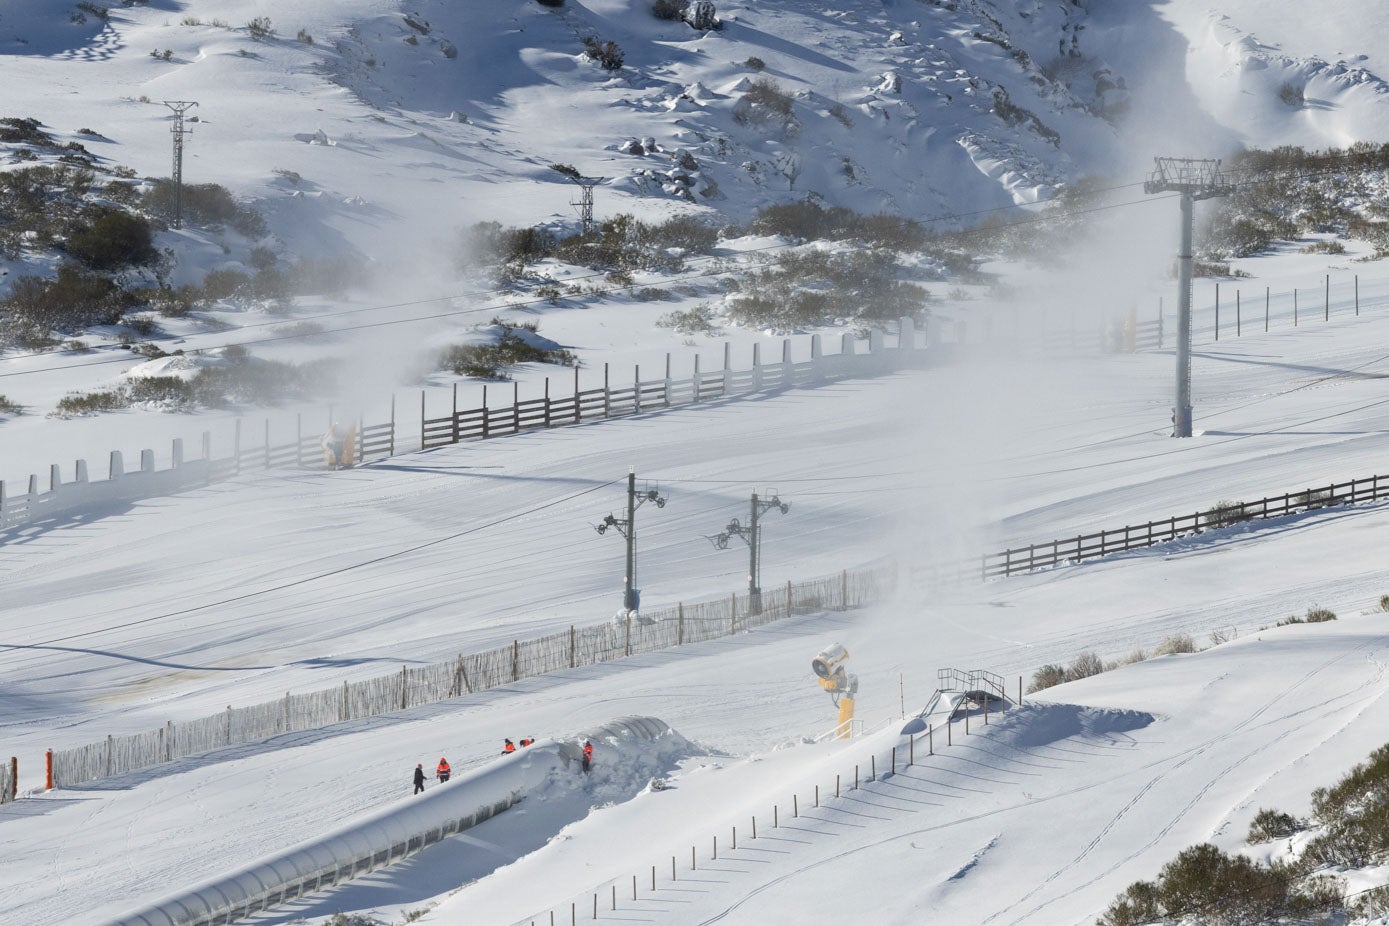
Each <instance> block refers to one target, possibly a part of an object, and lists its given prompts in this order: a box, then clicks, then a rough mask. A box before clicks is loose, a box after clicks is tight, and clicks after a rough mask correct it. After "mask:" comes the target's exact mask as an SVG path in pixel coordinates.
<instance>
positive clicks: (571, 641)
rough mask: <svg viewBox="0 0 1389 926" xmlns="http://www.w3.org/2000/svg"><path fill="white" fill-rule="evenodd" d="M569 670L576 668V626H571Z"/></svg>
mask: <svg viewBox="0 0 1389 926" xmlns="http://www.w3.org/2000/svg"><path fill="white" fill-rule="evenodd" d="M569 668H571V669H572V668H574V625H573V624H570V625H569Z"/></svg>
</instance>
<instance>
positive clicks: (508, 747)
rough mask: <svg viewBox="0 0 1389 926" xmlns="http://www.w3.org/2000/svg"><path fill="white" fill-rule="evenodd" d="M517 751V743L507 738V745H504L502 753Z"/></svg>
mask: <svg viewBox="0 0 1389 926" xmlns="http://www.w3.org/2000/svg"><path fill="white" fill-rule="evenodd" d="M515 751H516V744H515V743H513V742H512V741H511V740H507V741H506V745H505V746H503V747H502V755H507V754H508V753H512V752H515Z"/></svg>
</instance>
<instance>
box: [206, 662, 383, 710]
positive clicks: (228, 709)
mask: <svg viewBox="0 0 1389 926" xmlns="http://www.w3.org/2000/svg"><path fill="white" fill-rule="evenodd" d="M409 694H410V676H409V674H408V670H407V669H406V667H405V666H401V667H400V709H401V710H405V709H406V708H407V707H409V706H410V701H409ZM227 710H229V711H230V710H231V708H227Z"/></svg>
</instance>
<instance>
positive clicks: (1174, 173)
mask: <svg viewBox="0 0 1389 926" xmlns="http://www.w3.org/2000/svg"><path fill="white" fill-rule="evenodd" d="M1153 160H1154V161H1155V162H1156V165H1157V166H1156V169H1155V170H1154V171H1153V175H1152V176H1151V177H1149V178H1148V181H1147V182H1146V183H1144V184H1143V192H1145V193H1180V194H1182V196H1181V200H1182V247H1181V251H1180V252H1179V253H1178V254H1177V406H1176V408H1174V409H1173V410H1172V436H1173V437H1190V436H1191V237H1192V235H1191V226H1192V211H1193V209H1192V203H1194V202H1195V201H1196V200H1198V199H1210V198H1212V197H1215V196H1228V195H1229V194H1231V193H1233V192H1234V189H1235V184H1234V181H1233V180H1231V178H1230V175H1229V173H1227V172H1225V171H1222V170H1221V169H1220V161H1218V160H1210V159H1206V160H1197V159H1194V158H1154V159H1153Z"/></svg>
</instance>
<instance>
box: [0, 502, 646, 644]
mask: <svg viewBox="0 0 1389 926" xmlns="http://www.w3.org/2000/svg"><path fill="white" fill-rule="evenodd" d="M621 481H623V480H620V479H613V480H611V481H610V482H604V483H600V484H598V485H594V486H590V487H589V488H587V489H583V490H581V491H578V492H574V493H572V494H570V495H566V496H564V497H562V498H556V499H552V500H551V501H548V502H545V503H544V504H541V505H535V506H534V507H531V508H527V509H526V510H524V511H518V512H515V513H513V514H509V515H505V516H503V517H500V518H495V519H493V520H491V521H488V522H487V523H485V524H475V525H473V526H472V527H469V528H466V529H465V530H461V531H457V532H456V533H452V534H448V535H446V536H444V537H437V538H435V539H433V540H427V541H425V542H424V543H418V544H415V545H414V546H411V547H406V548H405V549H402V550H396V551H395V552H392V553H384V554H382V555H381V556H376V557H372V558H371V559H368V560H363V561H362V562H359V563H352V564H350V565H347V566H339V567H338V568H336V569H330V570H328V571H326V572H320V573H316V574H314V575H311V576H304V577H302V578H299V579H294V580H292V581H289V582H282V583H281V584H279V585H273V586H270V587H269V588H262V589H258V590H256V591H254V592H246V593H245V594H242V595H233V596H231V597H229V598H222V599H220V600H218V601H209V602H207V603H205V604H200V605H194V606H193V607H190V608H181V609H179V610H177V611H166V612H164V613H163V614H155V615H153V616H151V617H142V618H140V619H138V620H132V621H125V622H123V623H119V624H110V625H107V626H105V627H97V628H93V629H91V630H85V631H82V632H80V633H72V634H67V635H66V636H61V637H54V638H52V639H50V640H42V641H39V642H37V643H22V644H20V643H0V649H10V650H16V649H18V650H23V649H34V648H37V647H40V646H51V645H52V644H54V643H65V642H67V641H69V640H77V639H81V638H83V637H90V636H96V635H98V634H102V633H107V632H109V631H112V630H124V629H125V628H127V627H136V626H139V625H141V624H151V623H154V622H156V621H165V620H168V619H170V618H173V617H182V616H184V615H188V614H196V613H197V612H199V611H206V610H209V609H210V608H218V607H222V606H223V605H229V604H235V603H237V602H240V601H246V600H248V599H251V598H259V597H261V596H262V595H268V594H270V593H272V592H280V591H284V590H285V589H289V588H295V587H297V586H301V585H307V584H309V583H311V582H317V581H319V580H321V579H327V578H331V577H333V576H338V575H342V574H344V573H348V572H352V571H353V570H356V569H362V568H365V567H367V566H374V565H376V564H378V563H384V562H386V561H387V560H392V559H396V558H397V557H401V556H407V555H409V554H411V553H417V552H419V551H420V550H425V549H428V548H429V547H434V546H438V545H439V544H442V543H448V542H449V541H452V540H457V539H458V538H459V537H466V536H468V535H469V534H476V533H478V532H480V531H484V530H488V529H490V528H493V527H496V526H497V525H499V524H505V523H506V522H508V521H514V520H516V519H518V518H523V517H526V516H528V515H532V514H535V513H536V512H538V511H544V510H545V509H547V508H553V507H555V506H556V505H560V504H563V503H565V502H569V501H573V500H574V499H576V498H582V497H583V496H585V495H588V494H590V493H592V492H597V491H599V490H601V489H606V488H608V487H609V486H613V485H617V484H618V483H619V482H621Z"/></svg>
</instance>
